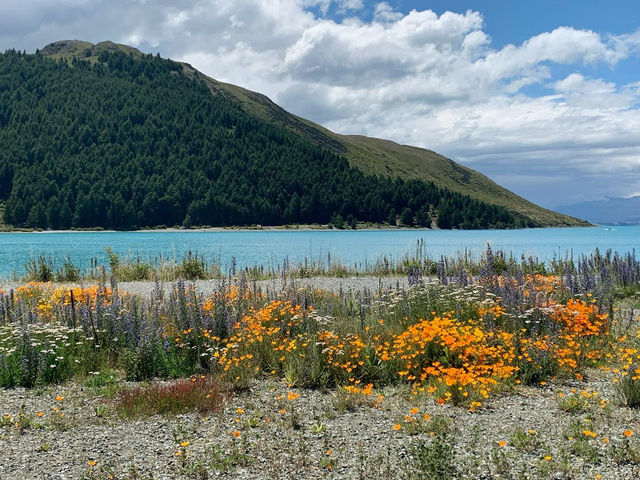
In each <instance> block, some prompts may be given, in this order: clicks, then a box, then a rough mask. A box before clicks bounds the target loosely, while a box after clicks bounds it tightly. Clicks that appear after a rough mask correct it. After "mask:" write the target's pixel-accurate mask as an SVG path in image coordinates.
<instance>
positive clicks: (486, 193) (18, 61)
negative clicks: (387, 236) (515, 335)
mask: <svg viewBox="0 0 640 480" xmlns="http://www.w3.org/2000/svg"><path fill="white" fill-rule="evenodd" d="M212 93H213V94H212ZM0 144H2V145H3V149H2V150H0V203H4V206H5V208H4V215H3V216H4V220H5V223H7V224H9V225H13V226H15V227H36V228H71V227H76V228H89V227H96V226H98V227H105V228H117V229H125V228H140V227H146V226H158V225H176V224H183V225H187V226H188V225H247V224H257V223H261V224H270V225H279V224H286V223H328V222H330V221H332V222H334V223H336V224H341V223H342V220H346V221H348V223H351V224H353V223H354V222H355V221H356V220H358V221H366V222H375V223H384V222H390V223H392V224H395V223H396V220H399V221H401V222H402V223H404V224H407V225H413V224H415V225H422V226H430V225H431V223H432V221H433V220H435V221H437V224H438V226H440V227H441V228H487V227H489V228H491V227H494V228H505V227H516V226H520V227H522V226H544V225H572V224H577V221H574V220H573V219H570V218H569V217H564V216H561V215H558V214H554V213H553V212H548V211H545V210H542V209H540V208H539V207H536V206H535V205H532V204H530V203H528V202H526V201H524V200H523V199H520V198H519V197H517V196H515V195H513V194H512V193H510V192H508V191H506V190H504V189H501V188H500V187H498V186H497V185H495V184H494V183H493V182H491V181H490V180H488V179H486V177H483V176H481V175H479V174H478V173H476V172H474V171H473V170H470V169H466V168H464V167H461V166H459V165H457V164H455V163H454V162H452V161H450V160H447V159H444V158H443V157H440V156H438V155H437V154H434V153H433V152H427V151H426V150H421V149H413V148H411V147H401V146H399V145H396V144H393V143H392V142H386V141H382V140H375V139H366V138H365V137H345V136H340V135H336V134H333V133H332V132H329V131H328V130H326V129H323V128H322V127H319V126H317V125H315V124H313V123H312V122H309V121H306V120H304V119H301V118H298V117H296V116H294V115H291V114H289V113H287V112H286V111H284V110H283V109H282V108H280V107H278V106H277V105H275V104H274V103H273V102H271V101H270V100H269V99H268V98H267V97H265V96H263V95H260V94H258V93H255V92H251V91H248V90H245V89H242V88H240V87H236V86H233V85H229V84H224V83H221V82H217V81H215V80H213V79H210V78H208V77H205V76H204V75H202V74H201V73H199V72H197V71H196V70H194V69H193V68H192V67H190V66H189V65H185V64H181V63H177V62H172V61H170V60H165V59H161V58H159V57H158V56H155V57H154V56H152V55H144V54H142V53H140V52H139V51H137V50H135V49H133V48H131V47H126V46H122V45H117V44H114V43H111V42H102V43H100V44H97V45H92V44H90V43H87V42H80V41H64V42H56V43H54V44H51V45H49V46H47V47H45V48H44V49H42V50H41V51H40V52H37V53H36V54H34V55H28V54H25V53H20V52H16V51H12V50H11V51H7V52H5V53H4V54H0ZM427 154H430V155H427ZM443 165H446V168H443Z"/></svg>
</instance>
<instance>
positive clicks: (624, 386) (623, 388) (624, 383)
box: [616, 365, 640, 408]
mask: <svg viewBox="0 0 640 480" xmlns="http://www.w3.org/2000/svg"><path fill="white" fill-rule="evenodd" d="M616 389H617V391H618V394H619V395H620V398H621V399H622V404H623V405H625V406H627V407H629V408H640V369H639V368H638V367H637V366H635V365H633V366H631V367H630V368H629V369H628V370H627V372H626V375H625V376H623V377H621V378H620V380H619V381H618V383H617V385H616Z"/></svg>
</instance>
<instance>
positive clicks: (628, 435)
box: [622, 430, 633, 438]
mask: <svg viewBox="0 0 640 480" xmlns="http://www.w3.org/2000/svg"><path fill="white" fill-rule="evenodd" d="M622 433H623V435H624V436H625V437H627V438H629V437H630V436H631V435H633V430H625V431H624V432H622Z"/></svg>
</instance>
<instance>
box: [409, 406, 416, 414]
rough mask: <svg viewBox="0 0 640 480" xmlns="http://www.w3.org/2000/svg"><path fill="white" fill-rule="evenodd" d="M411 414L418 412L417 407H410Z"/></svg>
mask: <svg viewBox="0 0 640 480" xmlns="http://www.w3.org/2000/svg"><path fill="white" fill-rule="evenodd" d="M409 413H410V414H411V415H415V414H416V413H418V409H417V408H412V409H411V411H410V412H409Z"/></svg>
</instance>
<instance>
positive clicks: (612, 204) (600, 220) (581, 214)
mask: <svg viewBox="0 0 640 480" xmlns="http://www.w3.org/2000/svg"><path fill="white" fill-rule="evenodd" d="M557 211H558V212H561V213H564V214H566V215H572V216H574V217H576V218H581V219H584V220H586V221H588V222H590V223H597V224H600V225H640V196H637V197H630V198H617V197H607V198H606V199H604V200H593V201H588V202H579V203H574V204H572V205H562V206H560V207H558V208H557Z"/></svg>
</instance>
